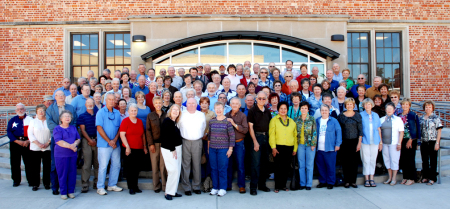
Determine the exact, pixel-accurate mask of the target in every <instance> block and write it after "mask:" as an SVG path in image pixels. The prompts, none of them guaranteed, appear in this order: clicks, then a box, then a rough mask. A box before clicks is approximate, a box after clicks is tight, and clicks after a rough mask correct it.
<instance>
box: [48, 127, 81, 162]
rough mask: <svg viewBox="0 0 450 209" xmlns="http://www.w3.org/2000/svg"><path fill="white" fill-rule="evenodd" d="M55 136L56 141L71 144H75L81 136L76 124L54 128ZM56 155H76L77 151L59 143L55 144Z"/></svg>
mask: <svg viewBox="0 0 450 209" xmlns="http://www.w3.org/2000/svg"><path fill="white" fill-rule="evenodd" d="M53 138H54V139H55V143H57V142H59V141H65V142H67V143H69V144H73V143H74V142H75V141H76V140H77V139H79V138H80V135H79V134H78V131H77V128H75V126H72V125H69V127H67V128H63V127H61V126H56V127H55V129H53ZM54 155H55V157H76V156H77V152H74V151H73V150H71V149H69V148H64V147H60V146H59V145H58V144H56V145H55V152H54Z"/></svg>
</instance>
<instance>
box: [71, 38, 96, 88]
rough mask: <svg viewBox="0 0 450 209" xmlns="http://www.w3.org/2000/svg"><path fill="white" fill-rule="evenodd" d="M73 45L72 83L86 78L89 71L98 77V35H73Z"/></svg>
mask: <svg viewBox="0 0 450 209" xmlns="http://www.w3.org/2000/svg"><path fill="white" fill-rule="evenodd" d="M71 45H72V49H71V58H72V62H71V69H72V72H71V75H72V76H71V78H72V82H76V81H77V80H78V78H79V77H81V76H84V77H86V75H87V72H88V71H89V70H92V71H94V75H95V76H96V77H98V73H99V72H98V34H72V41H71Z"/></svg>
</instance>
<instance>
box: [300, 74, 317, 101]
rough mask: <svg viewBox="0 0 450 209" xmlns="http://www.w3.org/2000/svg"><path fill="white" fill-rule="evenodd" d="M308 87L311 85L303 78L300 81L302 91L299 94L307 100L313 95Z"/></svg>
mask: <svg viewBox="0 0 450 209" xmlns="http://www.w3.org/2000/svg"><path fill="white" fill-rule="evenodd" d="M310 85H311V82H310V81H309V79H307V78H304V79H302V80H301V86H302V90H301V91H300V93H301V94H302V95H303V96H304V97H305V99H309V97H311V96H313V95H314V93H312V92H311V91H309V86H310Z"/></svg>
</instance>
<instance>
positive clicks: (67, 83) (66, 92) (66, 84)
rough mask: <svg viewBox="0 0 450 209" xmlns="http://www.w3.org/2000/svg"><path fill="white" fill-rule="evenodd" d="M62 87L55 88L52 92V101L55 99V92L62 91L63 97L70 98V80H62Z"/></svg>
mask: <svg viewBox="0 0 450 209" xmlns="http://www.w3.org/2000/svg"><path fill="white" fill-rule="evenodd" d="M62 83H63V86H62V87H60V88H57V89H56V90H55V91H54V92H53V99H55V94H56V92H57V91H63V93H64V95H65V96H70V94H71V93H70V79H69V78H64V79H63V82H62Z"/></svg>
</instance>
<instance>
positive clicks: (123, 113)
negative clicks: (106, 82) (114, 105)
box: [119, 99, 130, 122]
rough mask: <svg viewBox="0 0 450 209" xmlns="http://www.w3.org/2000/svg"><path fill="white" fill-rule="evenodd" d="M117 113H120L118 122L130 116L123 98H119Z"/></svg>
mask: <svg viewBox="0 0 450 209" xmlns="http://www.w3.org/2000/svg"><path fill="white" fill-rule="evenodd" d="M119 113H120V122H122V121H123V119H125V118H126V117H128V116H130V115H129V114H128V104H127V101H126V100H125V99H120V100H119Z"/></svg>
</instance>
